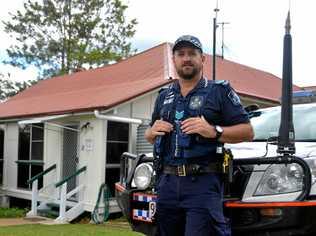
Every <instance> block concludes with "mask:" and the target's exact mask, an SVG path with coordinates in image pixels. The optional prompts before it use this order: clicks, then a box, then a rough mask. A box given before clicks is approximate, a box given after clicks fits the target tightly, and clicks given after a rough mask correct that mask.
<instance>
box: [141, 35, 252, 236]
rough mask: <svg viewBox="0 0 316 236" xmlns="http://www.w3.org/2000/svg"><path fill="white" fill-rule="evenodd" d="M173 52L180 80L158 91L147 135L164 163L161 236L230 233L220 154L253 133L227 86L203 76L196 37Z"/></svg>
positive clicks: (160, 184)
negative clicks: (226, 216) (226, 217)
mask: <svg viewBox="0 0 316 236" xmlns="http://www.w3.org/2000/svg"><path fill="white" fill-rule="evenodd" d="M172 50H173V63H174V66H175V69H176V71H177V73H178V76H179V78H178V80H176V82H174V83H173V84H172V85H171V86H170V87H169V88H168V89H165V90H163V91H161V92H160V93H159V96H158V98H157V100H156V104H155V108H154V111H153V114H152V122H151V126H150V127H149V128H148V129H147V130H146V132H145V137H146V139H147V140H148V141H149V142H150V143H152V144H154V147H155V151H156V154H157V156H158V158H160V159H161V163H162V171H161V175H160V176H159V179H158V181H157V186H156V187H157V194H158V200H157V222H158V226H159V231H160V235H162V236H165V235H167V236H175V235H186V236H191V235H194V236H198V235H201V236H202V235H203V236H204V235H230V234H231V233H230V226H229V224H228V223H227V221H226V219H225V218H224V216H223V206H222V205H223V203H222V201H223V181H222V178H221V173H220V172H221V171H222V158H221V157H222V155H221V150H222V146H223V143H226V142H227V143H237V142H242V141H250V140H252V138H253V130H252V127H251V125H250V123H249V119H248V116H247V114H246V112H245V111H244V109H243V107H242V105H241V104H240V100H239V97H238V96H237V94H236V93H235V92H234V90H233V89H232V88H231V87H230V85H229V83H228V82H227V81H216V82H214V81H209V80H207V79H206V78H205V77H204V76H203V64H204V62H205V57H204V55H203V49H202V45H201V42H200V41H199V39H198V38H196V37H194V36H190V35H185V36H181V37H180V38H178V39H177V40H176V41H175V43H174V46H173V48H172Z"/></svg>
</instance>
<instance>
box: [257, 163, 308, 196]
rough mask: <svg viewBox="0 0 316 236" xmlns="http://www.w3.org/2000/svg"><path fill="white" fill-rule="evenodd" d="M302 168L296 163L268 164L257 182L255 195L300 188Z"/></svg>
mask: <svg viewBox="0 0 316 236" xmlns="http://www.w3.org/2000/svg"><path fill="white" fill-rule="evenodd" d="M302 186H303V170H302V167H301V166H300V165H298V164H296V163H293V164H287V165H277V164H273V165H271V166H269V167H268V168H267V169H266V171H265V173H264V175H263V177H262V179H261V180H260V182H259V185H258V187H257V190H256V192H255V194H254V195H255V196H258V195H271V194H281V193H291V192H296V191H300V190H302Z"/></svg>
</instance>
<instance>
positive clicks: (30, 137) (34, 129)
mask: <svg viewBox="0 0 316 236" xmlns="http://www.w3.org/2000/svg"><path fill="white" fill-rule="evenodd" d="M43 146H44V125H43V124H34V125H29V126H26V127H25V128H24V129H20V131H19V156H18V161H17V163H18V187H19V188H26V189H30V188H31V186H29V185H27V184H26V181H27V180H29V179H30V178H32V177H33V176H35V175H37V174H38V173H40V172H42V171H43ZM38 185H39V188H41V187H42V186H43V179H42V178H41V179H39V183H38Z"/></svg>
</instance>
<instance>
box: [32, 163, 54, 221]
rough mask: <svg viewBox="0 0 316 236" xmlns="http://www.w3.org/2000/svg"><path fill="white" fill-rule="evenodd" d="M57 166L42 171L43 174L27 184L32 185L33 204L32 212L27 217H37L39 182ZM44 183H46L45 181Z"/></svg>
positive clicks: (34, 177)
mask: <svg viewBox="0 0 316 236" xmlns="http://www.w3.org/2000/svg"><path fill="white" fill-rule="evenodd" d="M56 167H57V166H56V164H54V165H52V166H50V167H49V168H47V169H46V170H44V171H42V172H41V173H39V174H37V175H35V176H33V177H32V178H31V179H29V180H28V181H27V182H26V183H27V184H32V204H31V211H29V212H28V213H27V216H37V202H38V200H39V199H38V193H39V189H38V180H39V179H40V178H42V177H43V176H44V175H46V174H48V173H49V172H51V171H52V170H54V169H56ZM43 182H44V181H43ZM43 188H45V187H43Z"/></svg>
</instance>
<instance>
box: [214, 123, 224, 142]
mask: <svg viewBox="0 0 316 236" xmlns="http://www.w3.org/2000/svg"><path fill="white" fill-rule="evenodd" d="M215 131H216V136H215V139H216V140H218V139H219V138H220V137H221V136H222V134H223V131H224V130H223V128H222V127H220V126H219V125H215Z"/></svg>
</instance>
